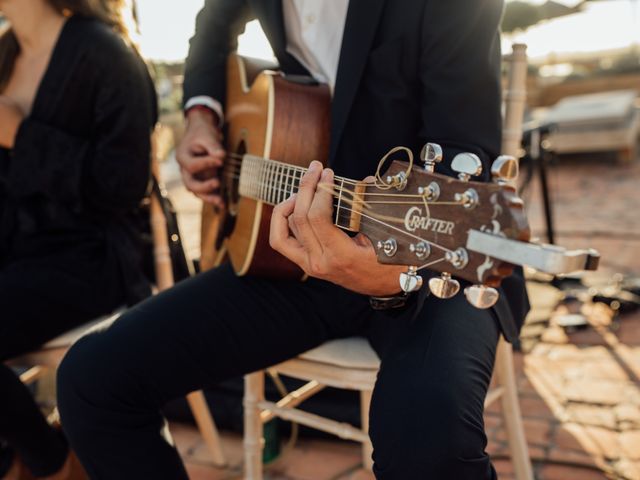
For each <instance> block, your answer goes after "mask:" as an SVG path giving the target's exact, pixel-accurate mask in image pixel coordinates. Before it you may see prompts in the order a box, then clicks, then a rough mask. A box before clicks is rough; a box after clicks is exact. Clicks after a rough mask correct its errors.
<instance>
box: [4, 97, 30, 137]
mask: <svg viewBox="0 0 640 480" xmlns="http://www.w3.org/2000/svg"><path fill="white" fill-rule="evenodd" d="M23 120H24V113H22V110H20V107H18V105H17V104H16V103H15V102H14V101H13V100H11V99H10V98H9V97H6V96H3V95H0V126H1V128H0V147H4V148H9V149H11V148H13V145H14V143H15V141H16V134H17V133H18V128H20V124H21V123H22V121H23Z"/></svg>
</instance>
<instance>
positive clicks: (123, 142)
mask: <svg viewBox="0 0 640 480" xmlns="http://www.w3.org/2000/svg"><path fill="white" fill-rule="evenodd" d="M118 41H119V40H118ZM114 45H115V42H112V43H109V44H106V45H105V49H111V47H114ZM105 49H103V52H105ZM105 55H106V57H107V58H111V59H113V58H118V62H116V63H110V64H108V65H107V64H106V63H107V62H104V65H102V63H101V66H100V65H97V66H96V69H95V70H94V72H95V75H96V77H95V78H96V80H95V85H96V94H95V101H94V105H93V114H92V116H93V125H92V127H91V132H92V133H91V136H90V137H84V136H82V137H81V136H77V135H74V134H72V133H70V132H68V131H65V130H63V129H62V128H60V127H59V126H57V125H52V124H49V123H46V122H43V121H41V120H38V119H35V118H27V119H26V120H25V121H24V122H23V123H22V124H21V126H20V129H19V131H18V135H17V136H16V142H15V146H14V155H13V161H12V165H11V188H12V189H13V192H14V195H15V196H17V197H27V196H31V195H44V196H46V197H49V198H52V199H55V200H57V201H60V202H63V203H67V204H76V205H87V206H90V208H92V209H93V210H97V211H101V212H113V213H118V212H126V211H130V210H131V209H133V208H135V207H137V206H138V205H139V203H140V201H141V199H142V198H143V196H144V193H145V191H146V187H147V184H148V181H149V169H150V159H151V156H150V153H151V145H150V143H151V142H150V135H151V130H152V129H153V125H154V123H155V121H156V115H155V94H154V92H153V90H152V82H151V80H150V77H149V74H148V71H147V70H146V66H145V65H144V63H143V62H142V61H141V60H140V58H139V57H138V56H137V55H136V54H134V53H133V52H132V51H131V50H130V49H129V48H128V47H126V46H125V45H124V43H122V42H120V45H115V47H114V48H113V49H112V50H110V51H109V50H107V52H105Z"/></svg>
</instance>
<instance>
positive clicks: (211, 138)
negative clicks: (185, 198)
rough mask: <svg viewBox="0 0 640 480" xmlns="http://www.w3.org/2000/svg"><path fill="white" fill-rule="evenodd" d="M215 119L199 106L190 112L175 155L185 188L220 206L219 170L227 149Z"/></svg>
mask: <svg viewBox="0 0 640 480" xmlns="http://www.w3.org/2000/svg"><path fill="white" fill-rule="evenodd" d="M215 122H216V118H215V116H214V115H213V113H209V112H206V111H203V110H200V109H195V110H192V111H191V112H189V114H188V116H187V128H186V132H185V135H184V138H183V139H182V141H181V142H180V145H179V146H178V149H177V152H176V157H177V159H178V163H179V164H180V171H181V172H182V180H183V181H184V184H185V186H186V187H187V189H188V190H190V191H191V192H193V193H194V194H195V195H196V196H197V197H198V198H200V199H202V200H203V201H205V202H207V203H211V204H213V205H216V206H222V203H223V202H222V198H221V197H220V193H219V190H220V179H219V177H218V172H220V169H221V167H222V163H223V161H224V157H225V155H226V152H225V151H224V147H223V146H222V144H221V143H220V139H221V138H222V135H221V132H220V130H219V129H218V128H217V127H216V126H215Z"/></svg>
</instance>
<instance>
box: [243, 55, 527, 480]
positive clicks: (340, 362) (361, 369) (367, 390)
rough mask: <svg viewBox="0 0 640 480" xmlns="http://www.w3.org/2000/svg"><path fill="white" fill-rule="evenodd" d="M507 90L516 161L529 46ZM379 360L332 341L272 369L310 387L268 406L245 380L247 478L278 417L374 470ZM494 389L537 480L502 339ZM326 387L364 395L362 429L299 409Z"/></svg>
mask: <svg viewBox="0 0 640 480" xmlns="http://www.w3.org/2000/svg"><path fill="white" fill-rule="evenodd" d="M510 64H511V67H510V72H509V87H508V91H507V96H506V115H505V127H504V132H503V153H504V154H509V155H513V156H515V157H518V151H519V149H520V141H521V136H522V118H523V114H524V104H525V97H526V94H525V80H526V67H527V61H526V47H525V46H523V45H514V47H513V54H512V55H511V58H510ZM379 364H380V362H379V359H378V357H377V355H376V353H375V352H374V351H373V349H372V348H371V346H370V345H369V343H368V342H367V341H366V340H365V339H362V338H349V339H343V340H335V341H332V342H328V343H326V344H324V345H322V346H320V347H318V348H316V349H314V350H311V351H309V352H306V353H305V354H303V355H300V356H299V357H297V358H293V359H291V360H288V361H286V362H284V363H281V364H279V365H276V366H274V367H272V368H271V369H269V371H270V373H272V374H283V375H287V376H290V377H294V378H297V379H301V380H304V381H306V382H308V383H306V384H305V385H304V386H303V387H301V388H299V389H298V390H296V391H294V392H291V393H289V394H288V395H286V396H285V397H284V398H282V399H281V400H280V401H278V402H277V403H276V402H269V401H266V400H265V396H264V374H265V373H264V372H263V371H260V372H255V373H252V374H249V375H247V376H246V377H245V396H244V412H245V413H244V416H245V418H244V428H245V431H244V450H245V459H244V466H245V478H246V479H247V480H262V478H263V471H262V443H263V440H262V436H263V435H262V432H263V425H264V423H265V422H268V421H270V420H272V419H273V418H274V417H279V418H282V419H284V420H288V421H291V422H295V423H299V424H302V425H306V426H308V427H311V428H315V429H318V430H322V431H325V432H328V433H331V434H334V435H336V436H338V437H340V438H343V439H347V440H354V441H357V442H360V443H362V445H363V448H362V463H363V465H364V467H365V468H367V469H369V470H371V468H372V459H371V453H372V451H373V448H372V445H371V441H370V439H369V435H368V433H367V432H368V427H369V404H370V401H371V393H372V391H373V387H374V384H375V381H376V375H377V372H378V369H379ZM494 375H495V379H494V380H495V381H494V383H495V385H496V387H495V388H493V389H491V390H490V391H489V393H488V395H487V398H486V400H485V407H487V406H488V405H490V404H491V403H493V402H494V401H496V400H497V399H499V398H500V399H501V400H502V414H503V416H504V420H505V424H506V430H507V437H508V441H509V449H510V453H511V459H512V462H513V466H514V470H515V474H516V478H517V479H518V480H533V469H532V467H531V461H530V459H529V453H528V448H527V443H526V439H525V435H524V426H523V422H522V416H521V413H520V406H519V403H518V392H517V387H516V380H515V373H514V367H513V350H512V347H511V345H510V344H509V343H507V342H506V341H505V340H504V338H502V337H501V338H500V341H499V344H498V350H497V353H496V361H495V370H494ZM327 386H331V387H336V388H344V389H350V390H356V391H359V392H360V405H361V418H362V428H361V429H358V428H355V427H353V426H352V425H348V424H344V423H339V422H336V421H334V420H330V419H327V418H323V417H320V416H317V415H313V414H310V413H308V412H303V411H301V410H299V409H296V408H295V407H297V406H298V405H299V404H300V403H302V402H303V401H304V400H306V399H308V398H309V397H311V396H313V395H315V394H316V393H318V392H319V391H320V390H322V389H324V388H325V387H327Z"/></svg>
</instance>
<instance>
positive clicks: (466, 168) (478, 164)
mask: <svg viewBox="0 0 640 480" xmlns="http://www.w3.org/2000/svg"><path fill="white" fill-rule="evenodd" d="M451 168H452V169H453V171H454V172H457V173H458V178H459V179H460V180H462V181H463V182H468V181H469V179H470V178H471V177H474V176H478V175H480V174H481V173H482V161H480V158H479V157H478V156H477V155H474V154H473V153H459V154H458V155H456V156H455V158H454V159H453V161H452V162H451Z"/></svg>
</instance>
